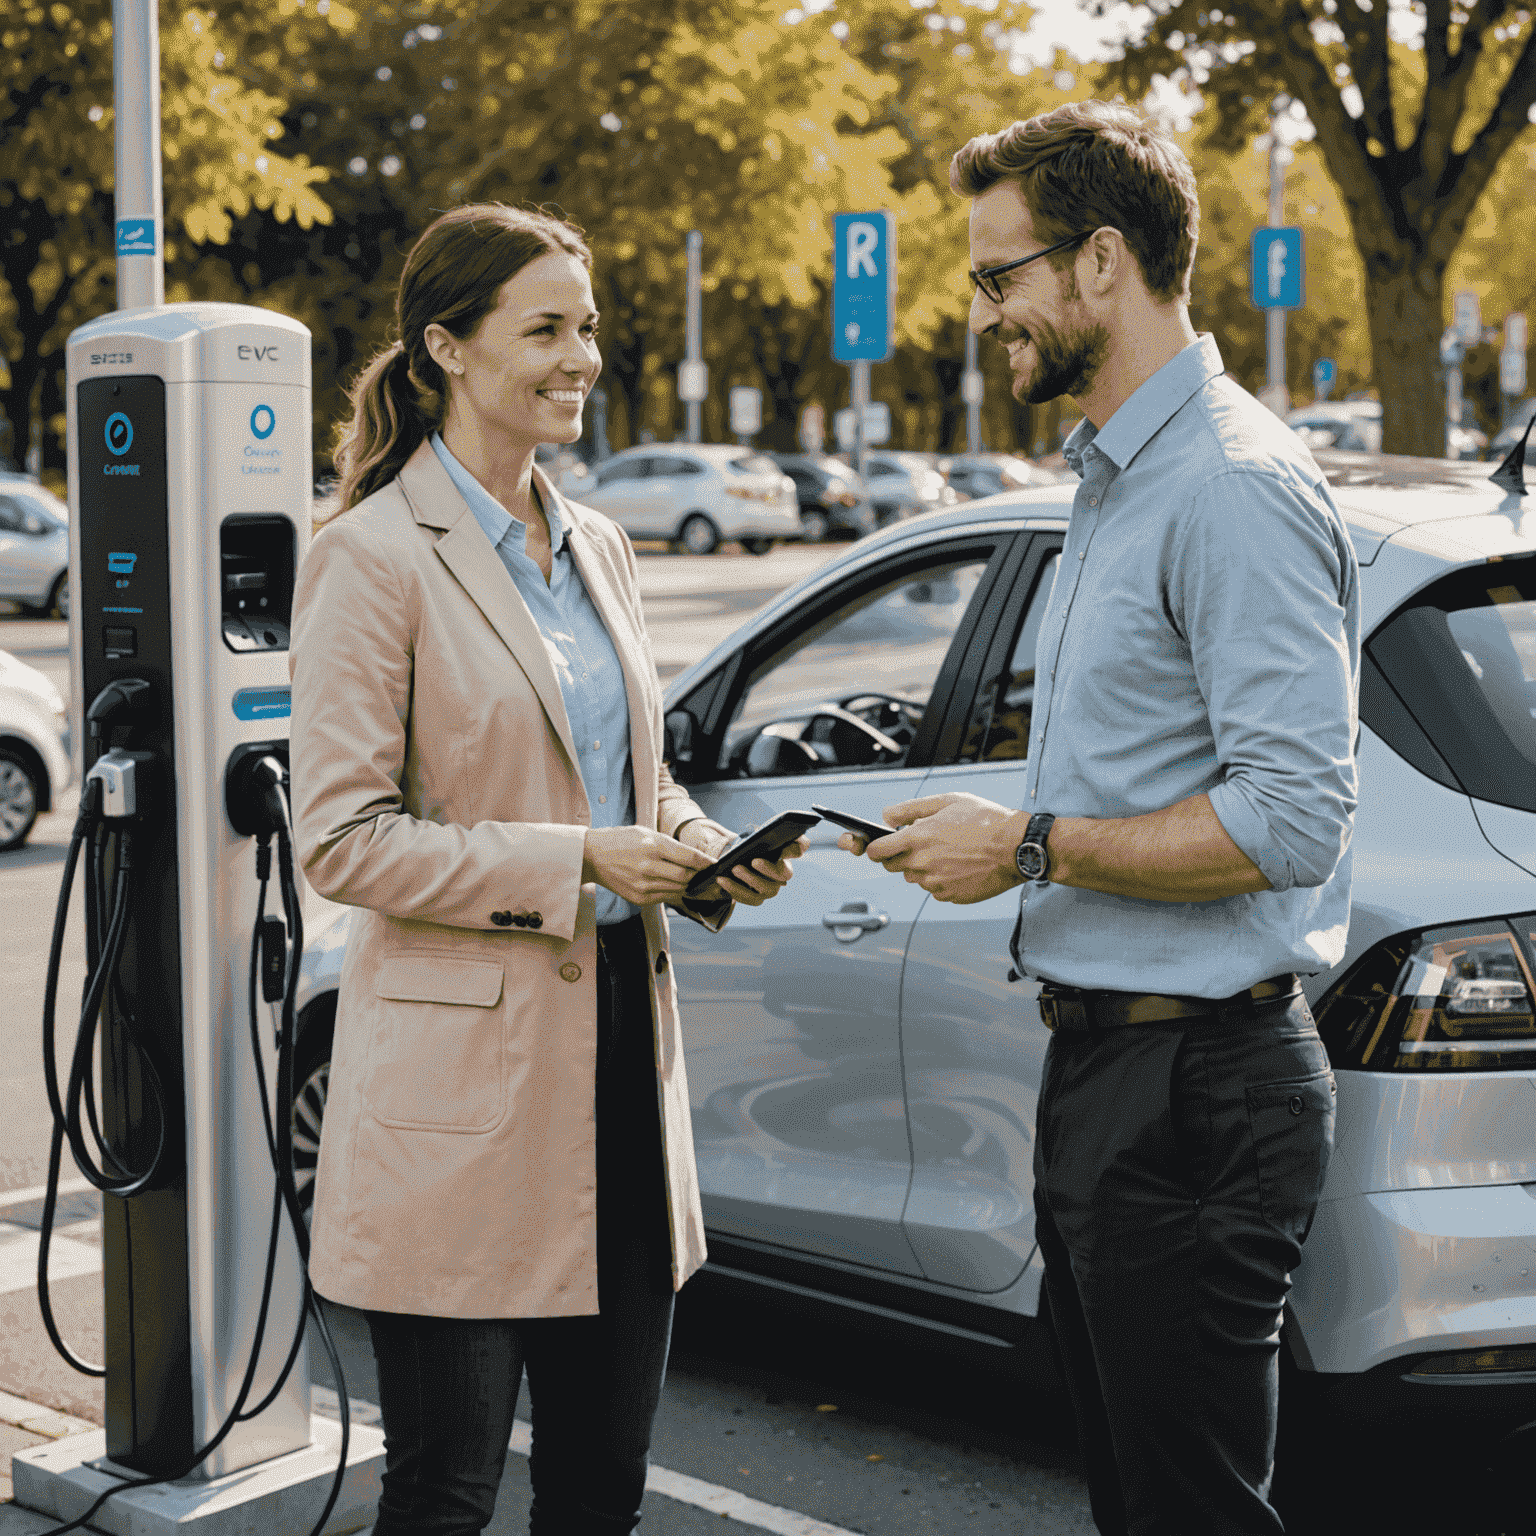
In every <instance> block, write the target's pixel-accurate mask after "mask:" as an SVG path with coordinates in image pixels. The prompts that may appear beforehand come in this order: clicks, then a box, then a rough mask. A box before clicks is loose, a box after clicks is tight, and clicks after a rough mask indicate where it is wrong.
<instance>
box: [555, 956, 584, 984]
mask: <svg viewBox="0 0 1536 1536" xmlns="http://www.w3.org/2000/svg"><path fill="white" fill-rule="evenodd" d="M560 978H561V980H562V981H580V980H581V967H580V966H579V965H577V964H576V962H575V961H574V960H567V961H566V962H565V964H564V965H562V966H561V967H560Z"/></svg>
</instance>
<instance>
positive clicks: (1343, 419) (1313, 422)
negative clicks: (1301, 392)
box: [1285, 400, 1381, 453]
mask: <svg viewBox="0 0 1536 1536" xmlns="http://www.w3.org/2000/svg"><path fill="white" fill-rule="evenodd" d="M1285 424H1286V425H1287V426H1288V427H1290V428H1292V429H1293V430H1294V431H1295V433H1296V435H1297V436H1298V437H1300V438H1301V440H1302V441H1303V442H1304V443H1305V444H1306V445H1307V447H1309V448H1311V449H1313V450H1316V449H1318V448H1339V449H1343V450H1344V451H1346V452H1350V453H1380V452H1381V401H1379V400H1318V401H1314V402H1313V403H1312V404H1311V405H1302V406H1298V407H1297V408H1296V409H1295V410H1294V411H1290V412H1288V413H1287V415H1286V418H1285Z"/></svg>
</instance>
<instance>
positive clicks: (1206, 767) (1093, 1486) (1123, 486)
mask: <svg viewBox="0 0 1536 1536" xmlns="http://www.w3.org/2000/svg"><path fill="white" fill-rule="evenodd" d="M950 180H951V184H952V185H953V186H954V188H955V190H956V191H957V192H959V193H961V194H963V195H965V196H967V197H970V198H971V199H972V203H971V215H970V240H971V260H972V262H973V264H974V266H975V268H976V270H975V271H973V272H972V273H971V276H972V278H973V279H974V281H975V286H976V292H975V296H974V299H973V302H972V305H971V317H970V324H971V329H972V330H973V331H976V332H978V333H979V334H981V335H984V336H991V337H993V338H995V339H996V340H997V341H998V342H1000V343H1001V344H1002V345H1003V346H1004V347H1005V348H1006V349H1007V351H1008V357H1009V362H1010V365H1011V368H1012V373H1013V381H1014V383H1013V390H1014V395H1015V397H1016V398H1017V399H1019V400H1021V401H1028V402H1030V403H1032V404H1036V403H1039V402H1042V401H1045V400H1049V399H1051V398H1052V397H1053V396H1056V395H1059V394H1067V395H1071V396H1072V397H1073V398H1074V399H1075V400H1076V401H1077V403H1078V404H1079V405H1080V406H1081V408H1082V411H1083V415H1084V418H1085V419H1084V420H1083V421H1082V422H1081V423H1080V425H1079V426H1078V427H1077V429H1076V430H1075V431H1074V432H1073V433H1072V435H1071V437H1070V438H1069V439H1068V441H1067V444H1066V449H1065V452H1066V456H1067V459H1068V461H1069V462H1070V463H1071V464H1072V466H1073V468H1074V469H1076V470H1077V471H1078V473H1079V474H1080V475H1081V476H1082V484H1081V485H1080V486H1079V487H1078V490H1077V495H1076V498H1075V500H1074V502H1073V508H1072V518H1071V523H1070V525H1069V528H1068V532H1067V538H1066V545H1065V547H1064V549H1063V551H1062V557H1061V561H1060V566H1059V570H1058V574H1057V576H1056V580H1055V586H1054V588H1053V590H1052V592H1051V596H1050V605H1049V609H1048V611H1047V614H1046V618H1045V621H1044V623H1043V625H1042V627H1041V631H1040V637H1039V643H1038V648H1037V651H1036V660H1035V696H1034V705H1033V718H1032V722H1031V726H1030V737H1031V739H1030V743H1029V762H1028V766H1027V771H1026V782H1027V785H1028V791H1029V792H1028V797H1027V799H1026V801H1025V806H1024V808H1023V809H1022V810H1013V809H1011V808H1009V807H1006V806H1000V805H993V804H990V803H988V802H987V801H984V800H981V799H978V798H977V797H976V796H973V795H962V794H944V795H934V796H930V797H927V798H924V799H920V800H911V801H906V802H904V803H902V804H900V805H895V806H892V807H890V808H889V809H888V810H887V811H886V813H885V819H886V821H887V823H888V824H890V825H891V826H893V827H898V828H901V829H902V830H900V831H898V832H896V833H894V834H893V835H892V836H889V837H884V838H879V839H876V840H875V841H873V842H872V843H870V844H869V845H868V848H867V850H866V851H867V852H868V855H869V857H871V858H873V859H876V860H878V861H879V862H880V863H881V864H883V865H884V866H885V867H886V868H887V869H890V870H897V871H900V872H901V873H902V874H904V875H905V876H906V878H907V879H908V880H909V881H912V882H915V883H916V884H919V885H921V886H922V887H923V888H924V889H925V890H927V891H930V892H931V893H932V894H933V895H934V897H935V898H937V899H938V900H940V901H953V902H974V901H983V900H986V899H987V898H989V897H992V896H996V895H998V894H999V893H1001V892H1003V891H1005V890H1007V889H1009V888H1010V887H1012V886H1015V885H1022V886H1023V887H1024V892H1023V896H1022V899H1021V903H1020V914H1019V922H1018V925H1017V927H1016V928H1015V930H1014V939H1013V957H1014V962H1015V966H1016V970H1015V971H1013V972H1010V979H1017V975H1018V973H1020V972H1022V973H1024V974H1025V975H1029V976H1033V977H1037V978H1039V979H1040V980H1041V982H1042V984H1043V985H1042V989H1041V1014H1042V1016H1043V1017H1044V1019H1045V1021H1046V1023H1047V1024H1048V1025H1049V1026H1050V1027H1051V1028H1052V1030H1053V1034H1052V1038H1051V1041H1050V1047H1049V1050H1048V1052H1047V1055H1046V1063H1045V1071H1044V1076H1043V1081H1042V1085H1041V1091H1040V1100H1039V1104H1038V1108H1037V1124H1036V1138H1035V1209H1036V1227H1037V1236H1038V1241H1039V1243H1040V1249H1041V1253H1042V1255H1043V1257H1044V1260H1045V1283H1046V1291H1047V1295H1048V1297H1049V1302H1050V1311H1051V1316H1052V1318H1053V1320H1054V1324H1055V1328H1056V1331H1057V1336H1058V1338H1059V1341H1060V1343H1061V1346H1062V1353H1063V1356H1064V1363H1065V1366H1066V1370H1067V1376H1068V1382H1069V1386H1070V1388H1071V1392H1072V1398H1073V1403H1074V1407H1075V1410H1076V1414H1077V1419H1078V1427H1079V1433H1080V1436H1081V1439H1082V1444H1083V1449H1084V1456H1085V1460H1086V1463H1087V1468H1088V1476H1089V1484H1090V1491H1091V1496H1092V1505H1093V1513H1094V1519H1095V1521H1096V1522H1097V1524H1098V1528H1099V1530H1100V1531H1102V1532H1105V1533H1111V1532H1113V1533H1130V1536H1197V1533H1222V1536H1226V1533H1237V1532H1242V1533H1248V1532H1265V1533H1270V1532H1277V1531H1280V1530H1282V1529H1283V1527H1282V1525H1281V1522H1280V1519H1279V1517H1278V1516H1277V1515H1276V1513H1275V1511H1274V1509H1273V1508H1272V1506H1271V1505H1270V1503H1269V1501H1268V1495H1269V1487H1270V1480H1271V1476H1272V1471H1273V1465H1274V1444H1275V1425H1276V1415H1277V1399H1278V1367H1279V1359H1278V1351H1279V1328H1280V1322H1281V1313H1282V1308H1283V1305H1284V1300H1285V1295H1286V1291H1287V1289H1288V1288H1289V1284H1290V1271H1291V1270H1292V1269H1293V1268H1294V1266H1295V1264H1296V1262H1297V1261H1298V1259H1299V1258H1300V1256H1301V1244H1302V1241H1303V1239H1304V1238H1305V1236H1306V1233H1307V1230H1308V1228H1309V1226H1310V1224H1311V1220H1312V1213H1313V1210H1314V1208H1315V1206H1316V1203H1317V1197H1318V1193H1319V1190H1320V1188H1321V1185H1322V1181H1323V1175H1324V1172H1325V1170H1326V1167H1327V1162H1328V1156H1329V1153H1330V1151H1331V1148H1332V1144H1333V1102H1332V1089H1333V1079H1332V1075H1331V1073H1330V1072H1329V1070H1328V1060H1327V1056H1326V1054H1325V1052H1324V1050H1323V1047H1322V1044H1321V1042H1320V1041H1319V1039H1318V1036H1317V1031H1316V1028H1315V1027H1314V1025H1313V1021H1312V1015H1311V1013H1310V1012H1309V1011H1308V1008H1307V1003H1306V999H1305V998H1304V997H1303V996H1302V993H1301V991H1300V986H1299V982H1298V976H1297V973H1298V972H1308V973H1314V974H1315V973H1317V972H1320V971H1323V970H1326V969H1327V968H1329V967H1330V966H1332V965H1334V964H1335V963H1336V962H1337V961H1338V960H1339V959H1340V958H1341V957H1342V956H1343V953H1344V940H1345V933H1346V930H1347V927H1348V922H1349V879H1350V859H1349V840H1350V832H1351V827H1352V822H1353V816H1354V810H1355V803H1356V791H1357V780H1356V773H1355V763H1354V742H1355V736H1356V709H1357V704H1356V700H1357V697H1358V686H1359V685H1358V673H1359V656H1360V608H1359V597H1358V570H1357V565H1356V561H1355V555H1354V550H1353V546H1352V545H1351V543H1350V539H1349V536H1348V532H1347V530H1346V528H1345V526H1344V522H1343V520H1342V518H1341V517H1340V515H1339V512H1338V510H1337V508H1336V507H1335V506H1334V504H1333V501H1332V499H1331V497H1330V495H1329V492H1328V487H1327V485H1326V484H1325V482H1324V480H1323V477H1322V475H1321V473H1320V472H1319V470H1318V468H1317V466H1316V464H1315V463H1314V462H1313V460H1312V458H1311V456H1310V454H1308V452H1307V451H1306V449H1305V448H1304V447H1303V446H1302V444H1301V442H1300V441H1299V439H1298V438H1296V436H1295V435H1294V434H1293V433H1292V432H1290V431H1289V430H1288V429H1287V428H1286V427H1285V426H1284V425H1283V424H1282V423H1280V422H1279V421H1278V420H1277V419H1276V418H1275V417H1274V416H1272V415H1271V414H1270V413H1269V412H1268V411H1267V410H1265V409H1264V408H1263V407H1261V406H1260V405H1259V404H1258V403H1257V402H1256V401H1255V400H1254V399H1253V398H1252V397H1251V396H1249V395H1248V394H1246V393H1245V392H1244V391H1243V390H1242V389H1240V388H1239V387H1238V386H1237V385H1236V384H1234V383H1232V382H1231V381H1229V380H1228V379H1227V378H1226V377H1225V376H1224V370H1223V366H1222V361H1221V357H1220V354H1219V353H1218V351H1217V348H1216V343H1215V341H1214V340H1213V339H1212V338H1211V337H1210V336H1198V337H1197V336H1196V334H1195V332H1194V330H1193V329H1192V328H1191V326H1190V322H1189V311H1188V301H1189V274H1190V268H1191V266H1192V265H1193V262H1194V252H1195V243H1196V239H1197V237H1198V232H1199V208H1198V204H1197V201H1196V195H1195V181H1194V176H1193V173H1192V172H1191V170H1190V167H1189V163H1188V161H1187V160H1186V159H1185V157H1184V155H1183V154H1182V152H1181V151H1180V150H1179V149H1178V147H1177V146H1176V145H1175V144H1173V143H1172V142H1171V141H1170V140H1169V139H1168V138H1167V137H1166V136H1164V135H1163V134H1162V133H1161V132H1160V131H1158V130H1157V129H1156V128H1154V127H1151V126H1149V125H1146V124H1144V123H1143V122H1142V121H1141V119H1140V118H1139V117H1138V116H1137V115H1136V114H1135V113H1133V112H1131V111H1129V110H1128V109H1126V108H1123V107H1118V106H1111V105H1109V104H1106V103H1102V102H1083V103H1076V104H1072V105H1069V106H1064V107H1061V108H1058V109H1057V110H1056V111H1054V112H1050V113H1047V114H1046V115H1044V116H1042V117H1038V118H1034V119H1032V120H1031V121H1029V122H1018V123H1014V124H1013V125H1012V126H1011V127H1009V128H1006V129H1004V130H1003V131H1002V132H1000V133H996V134H990V135H986V136H984V137H980V138H976V139H973V140H971V142H970V143H969V144H967V145H966V146H965V147H964V148H963V149H962V150H961V151H960V152H959V153H958V154H957V155H956V156H955V157H954V161H953V164H952V165H951V169H950ZM843 846H844V847H846V848H849V849H850V850H852V851H859V850H860V849H863V848H864V845H863V843H862V842H861V841H860V840H859V839H857V838H856V837H854V836H852V835H851V834H845V836H844V839H843Z"/></svg>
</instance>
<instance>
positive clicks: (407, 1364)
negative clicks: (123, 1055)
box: [365, 917, 673, 1536]
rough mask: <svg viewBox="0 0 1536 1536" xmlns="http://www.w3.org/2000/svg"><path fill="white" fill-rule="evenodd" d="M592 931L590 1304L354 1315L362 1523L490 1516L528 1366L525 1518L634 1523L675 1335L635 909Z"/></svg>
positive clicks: (440, 1531) (429, 1522) (440, 1530)
mask: <svg viewBox="0 0 1536 1536" xmlns="http://www.w3.org/2000/svg"><path fill="white" fill-rule="evenodd" d="M598 934H599V953H598V975H597V1050H598V1059H597V1089H596V1093H597V1295H598V1314H597V1315H596V1316H595V1317H548V1318H485V1319H473V1318H442V1317H417V1316H410V1315H406V1314H402V1313H393V1312H369V1313H367V1314H365V1315H366V1316H367V1319H368V1327H369V1331H370V1333H371V1334H372V1338H373V1352H374V1358H375V1360H376V1361H377V1363H378V1373H379V1406H380V1408H381V1410H382V1411H383V1417H384V1477H383V1491H382V1496H381V1498H380V1500H379V1513H378V1523H377V1524H376V1525H375V1526H374V1531H375V1533H376V1536H471V1533H473V1532H478V1531H481V1530H483V1529H484V1528H485V1526H486V1525H487V1524H489V1523H490V1520H491V1516H492V1514H493V1513H494V1511H495V1507H496V1493H497V1489H498V1488H499V1487H500V1485H501V1477H502V1470H503V1468H504V1466H505V1464H506V1459H507V1442H508V1440H509V1438H510V1437H511V1434H512V1421H513V1412H514V1410H515V1409H516V1407H517V1395H518V1387H519V1385H520V1378H521V1376H522V1373H523V1370H524V1368H526V1369H527V1372H528V1390H529V1393H530V1394H531V1395H532V1398H533V1454H532V1456H531V1458H530V1463H529V1473H530V1476H531V1478H532V1481H533V1509H532V1511H531V1513H530V1523H529V1530H530V1532H532V1533H533V1536H620V1533H622V1532H626V1531H632V1530H634V1528H635V1527H636V1526H637V1525H638V1524H639V1523H640V1501H641V1498H642V1497H643V1495H644V1493H645V1476H646V1469H647V1466H648V1464H649V1453H650V1444H651V1423H652V1420H653V1419H654V1417H655V1414H656V1409H657V1406H658V1405H659V1403H660V1401H661V1388H662V1380H663V1377H664V1376H665V1373H666V1365H667V1350H668V1346H669V1345H670V1343H671V1338H672V1302H673V1292H672V1268H671V1240H670V1237H669V1234H668V1218H667V1196H666V1174H665V1169H664V1164H663V1161H662V1148H661V1120H660V1114H659V1110H658V1106H657V1098H656V1064H655V1055H654V1043H653V1034H652V1022H651V987H650V966H649V964H648V961H647V956H646V947H645V930H644V928H643V926H642V925H641V921H640V919H639V918H638V917H635V918H630V919H629V920H628V921H627V922H624V923H619V924H615V925H614V926H613V927H611V928H600V929H599V930H598ZM498 1194H499V1192H498V1191H496V1190H487V1191H486V1192H485V1197H486V1199H487V1200H488V1201H489V1200H495V1199H497V1198H498Z"/></svg>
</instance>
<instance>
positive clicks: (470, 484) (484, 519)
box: [431, 432, 565, 555]
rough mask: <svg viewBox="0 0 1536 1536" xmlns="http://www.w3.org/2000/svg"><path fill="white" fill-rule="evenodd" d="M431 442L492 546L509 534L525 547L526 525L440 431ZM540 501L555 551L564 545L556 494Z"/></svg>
mask: <svg viewBox="0 0 1536 1536" xmlns="http://www.w3.org/2000/svg"><path fill="white" fill-rule="evenodd" d="M431 442H432V451H433V453H435V454H436V455H437V458H438V462H439V463H440V464H441V465H442V466H443V468H444V469H446V470H447V471H448V478H449V479H450V480H452V481H453V483H454V485H455V486H456V487H457V489H458V492H459V495H461V496H462V497H463V498H464V500H465V501H466V502H468V504H469V510H470V511H471V512H473V513H474V515H475V521H476V522H477V523H479V524H480V527H481V529H482V530H483V532H484V533H485V536H486V538H488V539H489V540H490V541H491V548H492V549H496V548H499V547H500V545H501V542H502V540H503V539H505V538H507V537H508V536H509V535H510V536H511V538H512V541H513V543H514V545H516V546H517V547H526V544H527V539H528V530H527V528H526V527H525V526H524V525H523V524H522V523H521V522H519V521H518V519H517V518H515V517H513V516H512V514H511V513H510V512H508V511H507V509H506V508H505V507H504V506H502V504H501V503H500V502H499V501H497V500H496V498H495V497H494V496H492V495H491V493H490V492H489V491H488V490H486V488H485V487H484V486H483V485H481V484H480V482H479V481H478V480H476V479H475V477H474V476H473V475H472V474H470V472H469V471H468V470H467V469H465V468H464V466H463V465H462V464H461V463H459V461H458V460H457V459H456V458H455V457H454V456H453V454H452V453H450V452H449V450H448V445H447V444H446V443H444V442H443V436H442V433H440V432H434V433H433V434H432V438H431ZM541 504H542V505H543V508H544V516H545V519H546V520H547V521H548V523H549V547H550V549H551V550H552V551H553V552H554V553H555V554H557V555H558V554H559V553H560V551H561V549H562V548H563V547H564V545H565V523H564V521H563V520H562V519H561V516H560V507H559V504H558V498H557V497H554V496H545V497H543V498H541Z"/></svg>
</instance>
